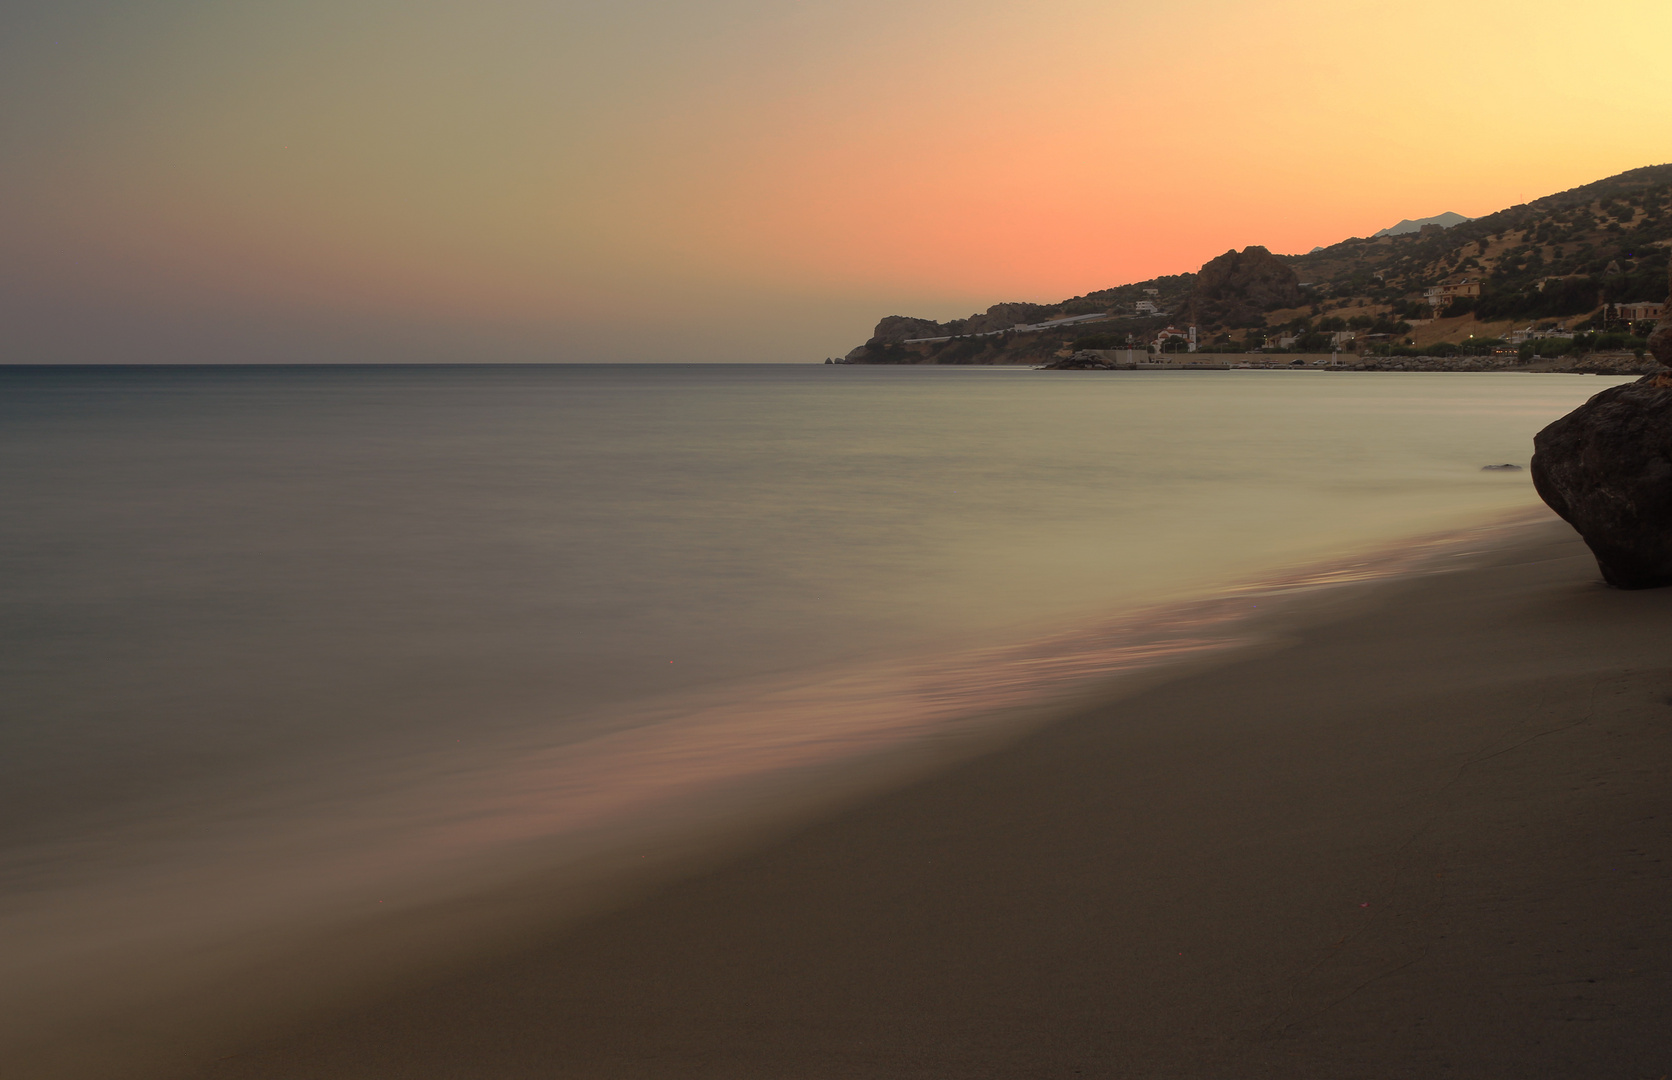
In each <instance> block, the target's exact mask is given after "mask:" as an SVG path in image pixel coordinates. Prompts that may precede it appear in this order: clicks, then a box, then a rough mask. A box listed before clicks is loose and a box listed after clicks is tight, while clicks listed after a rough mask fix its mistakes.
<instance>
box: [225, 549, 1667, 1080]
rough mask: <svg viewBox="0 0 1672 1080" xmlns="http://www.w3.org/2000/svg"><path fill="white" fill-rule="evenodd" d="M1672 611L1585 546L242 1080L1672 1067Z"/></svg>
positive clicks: (558, 933) (948, 786)
mask: <svg viewBox="0 0 1672 1080" xmlns="http://www.w3.org/2000/svg"><path fill="white" fill-rule="evenodd" d="M1669 899H1672V590H1660V591H1657V592H1638V593H1625V592H1617V591H1613V590H1609V589H1607V588H1605V587H1604V586H1602V585H1601V584H1600V582H1599V579H1598V575H1597V572H1596V567H1595V564H1594V563H1593V562H1592V561H1591V560H1590V558H1589V556H1588V553H1587V552H1586V551H1585V549H1584V548H1583V547H1582V545H1580V544H1579V543H1578V541H1577V540H1576V539H1575V538H1574V537H1573V534H1572V533H1571V531H1569V530H1568V529H1567V528H1566V527H1565V526H1562V525H1560V524H1559V523H1554V522H1552V523H1550V524H1547V525H1539V526H1536V527H1533V528H1531V529H1529V530H1527V531H1526V532H1525V533H1523V534H1522V536H1521V537H1520V539H1518V540H1516V541H1515V542H1513V543H1512V544H1510V545H1509V546H1507V547H1505V548H1503V549H1500V550H1498V551H1496V552H1494V553H1493V554H1492V555H1490V556H1489V557H1487V558H1486V559H1485V560H1484V561H1482V562H1480V563H1478V564H1477V565H1474V566H1472V567H1471V568H1468V569H1465V570H1461V571H1457V572H1452V573H1444V574H1431V575H1427V576H1421V577H1417V578H1413V579H1408V580H1404V581H1400V582H1396V583H1393V584H1389V585H1384V586H1382V587H1380V588H1379V589H1378V590H1376V591H1375V592H1374V594H1373V595H1372V596H1370V597H1369V598H1368V599H1366V600H1364V601H1363V602H1361V603H1358V604H1356V605H1353V606H1352V607H1351V608H1350V610H1342V611H1337V612H1336V613H1335V615H1334V616H1332V617H1331V618H1330V619H1328V620H1326V621H1324V622H1321V623H1318V624H1316V625H1313V626H1310V627H1305V628H1301V629H1298V630H1297V631H1296V632H1295V633H1294V634H1293V635H1292V636H1291V638H1290V639H1289V640H1288V641H1286V642H1285V643H1284V644H1283V645H1282V646H1281V647H1279V648H1274V649H1266V650H1257V651H1253V652H1250V653H1247V654H1244V655H1243V656H1242V657H1241V658H1240V659H1236V660H1233V661H1231V662H1228V663H1224V664H1221V665H1219V666H1216V667H1213V668H1211V669H1209V670H1206V671H1198V672H1196V673H1195V674H1193V675H1191V676H1190V677H1187V678H1181V679H1176V680H1174V681H1171V682H1167V683H1164V684H1162V685H1158V686H1152V687H1150V688H1149V689H1147V690H1143V691H1141V692H1138V693H1136V694H1133V695H1129V696H1126V697H1123V698H1121V699H1119V700H1114V701H1110V702H1105V703H1102V704H1100V705H1098V706H1097V707H1095V708H1089V709H1086V710H1084V711H1083V712H1080V713H1078V714H1076V715H1074V716H1072V717H1070V718H1068V719H1066V720H1063V721H1060V722H1057V723H1053V724H1051V725H1049V726H1047V727H1044V728H1041V729H1039V730H1036V731H1034V732H1032V733H1030V734H1028V735H1026V736H1024V737H1022V738H1021V739H1019V740H1018V741H1016V742H1015V743H1013V744H1011V745H1008V746H1006V747H1004V748H1002V749H1000V750H997V751H994V752H991V753H988V754H985V755H983V756H981V757H979V758H976V759H974V760H971V761H968V762H966V763H965V764H962V765H960V766H957V767H955V768H953V769H951V770H949V771H947V772H944V773H942V774H940V775H937V776H934V777H932V778H930V779H927V780H922V781H919V782H917V783H915V784H913V785H912V786H909V787H907V788H904V789H901V790H897V791H894V792H892V793H889V794H885V795H881V796H878V797H876V798H874V799H872V800H870V801H868V802H866V803H865V804H863V805H861V806H857V807H853V808H850V809H847V810H845V811H842V812H840V813H839V814H836V815H835V816H833V817H830V818H828V819H827V820H824V821H822V822H820V823H817V824H813V825H809V826H805V827H803V828H801V829H799V830H798V831H797V832H795V833H794V834H793V835H791V836H788V837H786V838H783V839H780V840H778V841H776V842H774V843H773V844H772V845H771V846H770V847H768V848H766V849H764V850H760V851H757V852H756V853H754V854H752V855H748V856H746V857H743V858H740V859H738V860H736V861H733V862H731V863H729V864H728V865H725V866H723V867H720V868H718V869H713V870H711V871H708V872H706V873H704V874H702V875H700V876H697V877H693V878H688V879H686V880H683V881H680V882H677V883H675V884H672V885H669V886H666V887H664V888H662V889H660V890H659V891H657V892H656V893H655V894H654V895H651V896H649V897H647V898H643V899H641V900H639V901H637V902H635V903H634V904H632V905H631V906H629V907H626V908H623V909H620V910H617V911H615V912H613V913H610V914H607V915H603V916H600V917H596V918H593V919H591V920H589V921H587V922H586V923H584V924H582V925H580V926H579V927H571V928H569V929H565V930H556V929H554V930H550V931H546V932H543V933H542V932H537V931H536V932H529V933H528V934H526V935H525V939H524V940H523V941H522V942H521V944H520V945H519V946H518V947H517V948H516V949H514V950H512V951H509V952H505V953H501V954H499V955H497V956H495V957H493V958H486V959H483V960H481V961H480V962H479V963H477V964H476V965H475V966H473V967H471V966H467V967H465V968H462V969H453V970H452V971H450V972H449V973H447V974H445V975H442V974H441V973H439V972H438V973H436V974H435V975H434V976H433V977H432V978H431V979H429V980H428V981H425V982H423V983H422V984H420V983H414V984H413V985H412V986H411V987H410V988H409V990H408V991H406V992H405V993H403V994H401V995H399V996H395V997H384V998H381V999H380V1000H376V1001H367V1002H364V1003H362V1004H361V1005H359V1006H357V1007H355V1008H353V1009H351V1010H348V1011H347V1012H346V1013H343V1014H341V1015H338V1016H336V1017H335V1018H330V1019H319V1020H317V1021H316V1022H314V1023H313V1024H312V1025H311V1026H307V1027H303V1028H301V1029H298V1030H294V1031H292V1032H290V1033H289V1034H287V1035H285V1036H283V1037H281V1038H277V1039H273V1040H271V1041H268V1042H265V1043H262V1044H260V1045H256V1046H250V1047H246V1048H245V1049H243V1050H242V1051H241V1052H239V1053H237V1054H234V1055H232V1056H230V1057H226V1058H222V1059H221V1060H219V1061H217V1062H215V1063H214V1064H213V1065H212V1066H211V1067H209V1068H208V1069H207V1070H206V1071H203V1072H201V1073H195V1074H193V1075H195V1076H200V1077H202V1078H204V1080H209V1078H212V1080H255V1078H273V1080H278V1078H284V1080H305V1078H321V1080H324V1078H330V1080H348V1078H355V1080H374V1078H402V1080H432V1078H433V1080H441V1078H449V1080H452V1078H495V1080H512V1078H523V1077H528V1078H534V1077H540V1078H569V1077H573V1078H577V1080H595V1078H596V1080H603V1078H609V1080H617V1078H622V1080H625V1078H635V1080H638V1078H645V1080H652V1078H663V1077H696V1078H714V1080H752V1078H761V1080H768V1078H771V1080H785V1078H801V1077H805V1078H818V1080H823V1078H835V1077H878V1078H882V1077H888V1078H910V1077H948V1078H952V1077H956V1078H980V1077H1073V1076H1088V1077H1089V1076H1099V1077H1142V1078H1157V1077H1190V1078H1208V1077H1212V1078H1219V1077H1224V1078H1228V1080H1229V1078H1237V1080H1244V1078H1251V1077H1272V1078H1276V1077H1283V1078H1297V1077H1317V1078H1326V1077H1327V1078H1331V1080H1346V1078H1357V1077H1364V1078H1372V1077H1374V1078H1395V1077H1397V1078H1409V1077H1430V1076H1433V1077H1439V1076H1456V1077H1509V1076H1513V1077H1518V1078H1527V1077H1576V1076H1587V1077H1622V1078H1626V1077H1629V1078H1638V1077H1661V1076H1663V1075H1664V1074H1666V1073H1668V1072H1672V917H1669V910H1668V903H1669Z"/></svg>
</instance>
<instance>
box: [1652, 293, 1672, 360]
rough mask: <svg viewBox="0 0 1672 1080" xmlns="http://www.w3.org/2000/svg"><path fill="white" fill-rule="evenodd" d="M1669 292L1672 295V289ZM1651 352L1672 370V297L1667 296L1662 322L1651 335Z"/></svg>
mask: <svg viewBox="0 0 1672 1080" xmlns="http://www.w3.org/2000/svg"><path fill="white" fill-rule="evenodd" d="M1668 292H1669V294H1672V289H1669V290H1668ZM1649 352H1650V353H1651V354H1652V355H1653V356H1654V358H1655V359H1656V360H1659V361H1660V362H1661V364H1662V365H1663V366H1664V367H1669V368H1672V295H1668V296H1667V298H1666V308H1665V310H1664V311H1663V312H1662V313H1661V316H1660V322H1658V323H1656V324H1655V329H1654V332H1653V333H1651V334H1650V335H1649Z"/></svg>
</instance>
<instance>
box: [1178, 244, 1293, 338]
mask: <svg viewBox="0 0 1672 1080" xmlns="http://www.w3.org/2000/svg"><path fill="white" fill-rule="evenodd" d="M1305 302H1306V298H1305V296H1304V294H1302V293H1301V291H1300V278H1298V277H1296V276H1295V272H1294V270H1293V269H1292V268H1291V267H1290V266H1289V264H1288V263H1286V262H1284V261H1283V260H1282V259H1279V258H1278V257H1277V256H1275V255H1273V254H1272V253H1271V252H1269V251H1267V250H1266V249H1265V248H1263V247H1259V246H1252V247H1246V248H1243V249H1242V251H1240V252H1238V251H1234V250H1233V251H1227V252H1226V253H1225V254H1223V255H1221V256H1219V257H1218V258H1217V259H1211V260H1209V261H1208V263H1207V264H1206V265H1205V266H1203V267H1202V269H1201V271H1200V272H1199V273H1198V274H1197V275H1196V286H1195V288H1194V289H1193V290H1192V291H1191V293H1190V311H1191V321H1192V322H1195V323H1197V324H1199V325H1202V326H1212V325H1215V324H1222V325H1225V326H1257V325H1260V324H1261V323H1263V322H1264V320H1265V313H1266V312H1267V311H1270V310H1272V309H1273V308H1282V307H1298V306H1300V305H1301V304H1303V303H1305Z"/></svg>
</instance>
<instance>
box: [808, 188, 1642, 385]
mask: <svg viewBox="0 0 1672 1080" xmlns="http://www.w3.org/2000/svg"><path fill="white" fill-rule="evenodd" d="M1445 222H1449V224H1447V223H1445ZM1401 226H1402V227H1408V228H1405V229H1404V231H1400V229H1399V228H1396V229H1392V230H1383V231H1382V232H1381V233H1380V234H1378V235H1375V236H1372V237H1369V238H1363V239H1361V238H1354V239H1350V240H1346V241H1343V242H1342V243H1339V244H1336V245H1333V246H1332V247H1328V248H1319V249H1315V250H1314V251H1312V252H1310V253H1308V254H1306V255H1295V256H1285V255H1273V254H1271V253H1270V252H1268V251H1266V250H1265V249H1264V248H1260V247H1250V248H1246V249H1244V250H1243V251H1241V252H1238V251H1228V252H1226V253H1225V254H1224V255H1221V256H1219V257H1217V258H1215V259H1212V260H1210V261H1209V262H1208V263H1206V264H1205V265H1204V266H1203V267H1202V268H1201V269H1200V270H1199V271H1197V272H1196V273H1194V274H1179V275H1172V276H1168V277H1162V278H1155V279H1152V280H1150V281H1145V282H1136V283H1133V284H1130V285H1123V286H1118V287H1116V288H1112V289H1105V290H1101V291H1099V292H1095V293H1088V294H1086V295H1084V296H1079V297H1073V298H1071V299H1069V300H1065V301H1063V302H1061V303H1059V304H1056V305H1041V304H1030V303H1004V304H995V305H993V306H992V307H991V308H989V309H988V310H987V311H986V312H985V313H981V314H977V315H972V316H970V317H969V318H967V319H957V320H952V321H951V322H947V323H938V322H934V321H932V320H927V319H915V318H909V317H904V316H889V317H887V318H884V319H883V320H882V321H881V322H879V323H878V324H877V327H876V331H875V333H874V334H873V336H872V337H871V338H870V340H868V341H867V342H865V343H864V344H863V345H860V346H858V347H857V348H855V349H854V350H852V351H851V352H850V353H848V354H847V356H845V357H843V358H841V359H835V358H832V359H831V360H829V361H828V362H829V363H849V364H1030V365H1035V366H1046V367H1053V368H1110V369H1161V370H1166V369H1190V368H1198V369H1214V368H1218V369H1224V368H1256V367H1265V368H1272V367H1287V368H1294V367H1307V368H1314V367H1328V368H1338V369H1342V368H1345V369H1359V370H1394V369H1405V370H1411V369H1413V368H1414V369H1421V370H1492V369H1502V368H1522V369H1530V370H1579V371H1586V370H1596V371H1604V370H1607V371H1617V372H1620V373H1628V372H1632V371H1637V370H1647V369H1648V368H1650V367H1653V366H1655V365H1654V361H1653V360H1652V359H1650V358H1647V357H1646V356H1645V354H1644V348H1645V339H1646V337H1647V335H1648V333H1649V331H1650V330H1651V329H1652V327H1653V325H1654V323H1655V322H1656V320H1658V319H1660V318H1661V317H1662V315H1663V314H1664V308H1665V303H1666V299H1667V292H1668V261H1669V260H1668V256H1669V254H1672V250H1669V249H1672V166H1652V167H1649V168H1643V169H1636V170H1633V171H1631V172H1627V173H1622V174H1620V175H1619V176H1616V177H1611V178H1609V179H1607V180H1602V181H1598V182H1597V183H1594V184H1589V185H1586V186H1585V187H1581V188H1576V189H1574V190H1572V191H1568V192H1563V193H1561V194H1558V195H1552V196H1548V197H1546V198H1543V199H1539V200H1536V201H1534V202H1531V203H1527V204H1524V205H1522V206H1517V207H1512V208H1510V209H1508V210H1503V211H1500V212H1498V213H1495V214H1491V215H1488V216H1486V217H1481V218H1475V219H1468V218H1463V217H1461V216H1460V215H1456V214H1447V215H1444V216H1443V217H1442V218H1441V219H1437V220H1430V221H1429V222H1428V223H1427V224H1420V223H1416V222H1402V223H1401Z"/></svg>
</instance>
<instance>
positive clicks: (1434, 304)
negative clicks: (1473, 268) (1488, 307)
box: [1422, 278, 1480, 312]
mask: <svg viewBox="0 0 1672 1080" xmlns="http://www.w3.org/2000/svg"><path fill="white" fill-rule="evenodd" d="M1479 295H1480V282H1479V281H1478V280H1477V279H1475V278H1464V279H1463V280H1462V281H1448V282H1443V283H1441V284H1439V285H1433V286H1430V287H1429V288H1428V289H1426V290H1425V291H1424V292H1423V294H1422V298H1423V299H1424V300H1427V301H1428V306H1429V307H1431V308H1433V309H1434V311H1435V312H1439V311H1440V310H1441V309H1443V308H1447V307H1450V306H1451V302H1452V301H1453V300H1458V299H1462V298H1463V297H1469V296H1479Z"/></svg>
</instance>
